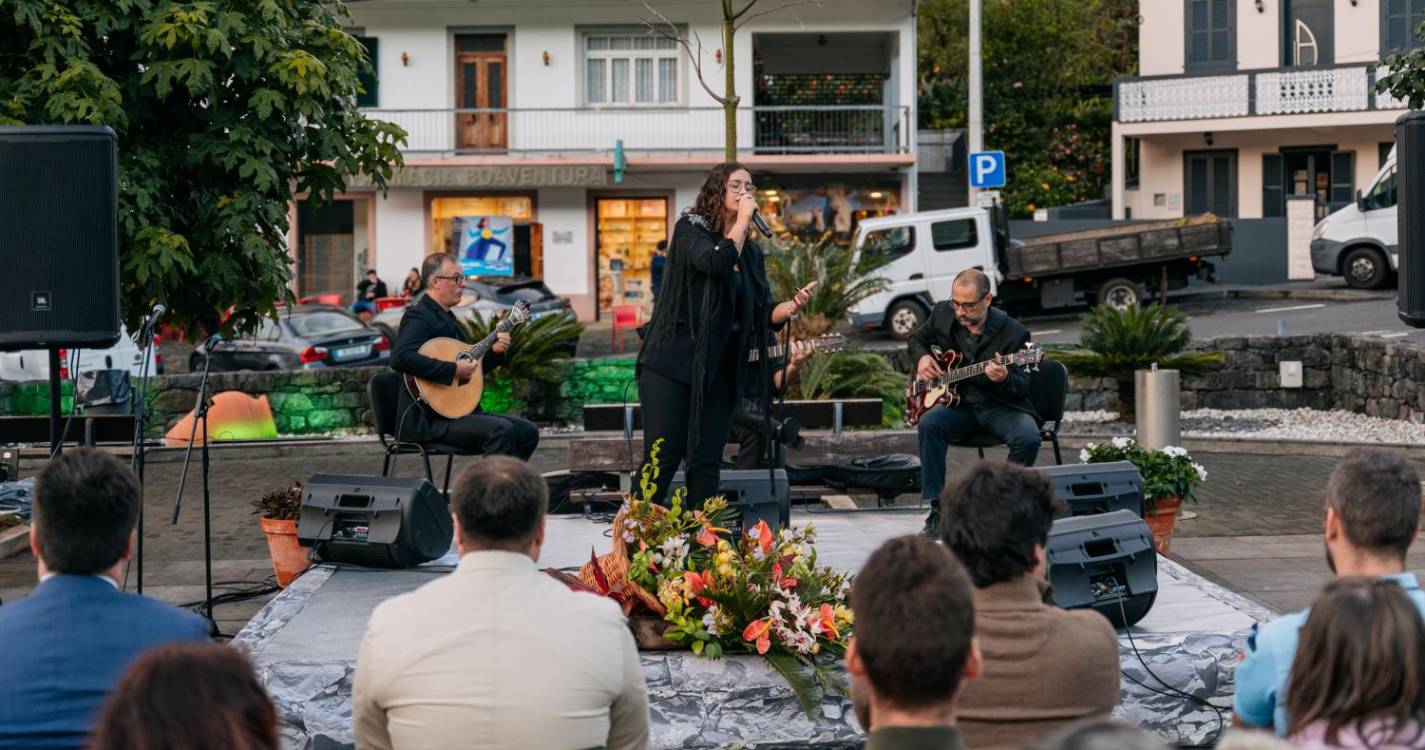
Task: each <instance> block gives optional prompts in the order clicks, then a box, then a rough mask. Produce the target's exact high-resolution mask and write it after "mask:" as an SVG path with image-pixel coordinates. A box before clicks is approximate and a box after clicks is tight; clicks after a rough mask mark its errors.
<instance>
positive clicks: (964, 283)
mask: <svg viewBox="0 0 1425 750" xmlns="http://www.w3.org/2000/svg"><path fill="white" fill-rule="evenodd" d="M951 290H952V291H953V290H963V291H966V292H971V293H973V294H974V295H975V297H976V298H979V297H983V296H985V295H986V294H989V293H990V277H988V276H986V275H985V272H984V271H981V270H980V269H978V268H966V269H965V270H963V271H961V272H960V273H957V274H955V281H954V282H953V283H952V284H951Z"/></svg>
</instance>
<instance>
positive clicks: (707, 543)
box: [698, 523, 717, 547]
mask: <svg viewBox="0 0 1425 750" xmlns="http://www.w3.org/2000/svg"><path fill="white" fill-rule="evenodd" d="M698 544H701V545H703V546H704V547H711V546H713V545H714V544H717V534H714V533H713V527H712V524H710V523H709V524H703V530H702V533H700V534H698Z"/></svg>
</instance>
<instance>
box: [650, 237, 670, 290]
mask: <svg viewBox="0 0 1425 750" xmlns="http://www.w3.org/2000/svg"><path fill="white" fill-rule="evenodd" d="M667 265H668V240H659V241H658V246H657V247H656V248H654V250H653V257H652V258H650V259H649V275H650V279H649V286H650V287H651V288H652V290H653V301H654V302H655V303H656V302H658V291H659V290H660V289H662V288H663V269H664V268H665V267H666V266H667Z"/></svg>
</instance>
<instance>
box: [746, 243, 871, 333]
mask: <svg viewBox="0 0 1425 750" xmlns="http://www.w3.org/2000/svg"><path fill="white" fill-rule="evenodd" d="M892 259H893V256H889V255H885V254H879V253H860V252H858V251H857V250H856V248H853V247H851V246H849V245H839V244H836V243H834V242H832V241H831V239H830V235H826V236H823V237H822V238H820V239H819V240H817V241H815V242H802V241H790V242H774V243H771V244H769V246H768V247H767V280H768V282H769V283H770V284H771V285H772V296H774V297H776V298H777V299H779V300H784V299H790V298H791V297H792V296H793V295H794V294H796V292H797V290H798V289H800V288H801V287H803V286H806V285H807V283H809V282H812V281H816V282H817V286H816V288H815V289H813V290H812V295H811V300H810V301H808V302H807V304H806V306H805V307H803V308H802V316H801V318H800V319H799V320H798V323H797V324H796V326H797V333H798V334H800V335H818V334H821V333H825V332H826V331H829V330H831V329H832V328H833V327H834V326H835V325H836V324H837V323H839V322H840V321H843V320H845V319H846V316H847V313H848V311H849V310H850V309H851V307H852V306H853V305H855V304H856V303H858V302H860V301H862V300H864V299H866V298H867V297H870V296H871V295H873V294H877V293H879V292H883V291H886V290H887V289H890V280H889V279H887V278H885V277H884V276H880V275H878V272H879V271H880V270H881V269H882V268H884V267H885V266H886V264H888V263H889V262H890V261H891V260H892Z"/></svg>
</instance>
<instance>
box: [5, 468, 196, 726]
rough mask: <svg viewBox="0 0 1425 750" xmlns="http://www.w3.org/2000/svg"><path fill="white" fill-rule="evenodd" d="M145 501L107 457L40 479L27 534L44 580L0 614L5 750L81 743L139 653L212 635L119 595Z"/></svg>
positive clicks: (185, 615)
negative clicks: (140, 507) (31, 520)
mask: <svg viewBox="0 0 1425 750" xmlns="http://www.w3.org/2000/svg"><path fill="white" fill-rule="evenodd" d="M142 501H143V496H142V492H141V489H140V487H139V482H138V478H137V477H135V476H134V473H133V472H132V471H130V470H129V467H128V466H125V465H124V464H123V463H122V462H120V461H119V460H118V459H116V458H114V457H113V456H111V455H109V454H108V453H102V452H99V451H94V450H86V449H80V450H75V451H70V452H67V453H65V454H64V455H63V456H61V457H60V458H58V459H55V460H54V461H51V462H50V463H49V465H48V466H46V467H45V470H44V471H43V472H42V473H41V474H40V477H39V481H38V483H37V484H36V487H35V502H34V517H33V523H32V525H31V527H30V549H31V550H32V551H33V552H34V553H35V559H36V560H38V561H39V566H38V567H39V577H40V584H39V586H38V587H36V588H35V590H34V592H33V593H31V594H30V595H29V596H28V597H26V598H24V599H21V600H20V601H18V602H15V603H14V604H9V605H6V606H3V607H0V647H3V648H4V657H3V658H0V747H5V748H9V747H24V748H79V747H82V746H83V745H84V742H85V738H86V736H87V735H88V733H89V729H90V725H91V724H92V723H93V721H94V719H95V717H96V715H97V714H98V712H99V708H100V706H101V705H102V704H103V702H104V699H105V697H106V696H107V695H108V693H109V691H110V690H112V689H113V688H114V686H115V684H117V683H118V681H119V677H120V676H121V675H122V674H123V672H124V670H125V668H127V667H128V665H129V663H130V662H131V661H133V659H134V658H135V657H137V656H138V655H139V654H140V653H142V652H144V651H147V650H149V649H151V648H154V647H156V646H162V645H164V644H168V643H174V642H177V641H201V640H204V639H205V638H207V637H208V624H207V622H206V621H204V620H203V619H202V618H200V617H198V616H197V615H195V614H193V613H191V612H185V611H183V610H181V609H178V608H176V607H172V606H169V605H167V604H163V603H161V602H158V601H154V600H152V599H148V598H145V597H142V596H138V595H135V594H128V593H124V592H122V591H120V590H119V581H120V580H122V578H123V571H124V566H125V565H126V564H127V563H128V561H129V555H130V552H131V549H132V545H133V532H134V525H135V523H136V522H137V520H138V513H139V503H141V502H142Z"/></svg>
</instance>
